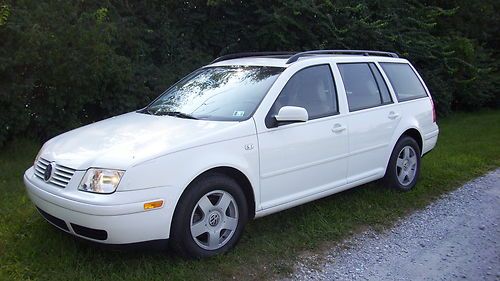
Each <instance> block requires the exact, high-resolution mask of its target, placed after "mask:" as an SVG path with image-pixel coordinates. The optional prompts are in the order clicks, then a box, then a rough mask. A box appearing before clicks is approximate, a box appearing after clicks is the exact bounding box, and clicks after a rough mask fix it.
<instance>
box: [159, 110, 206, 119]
mask: <svg viewBox="0 0 500 281" xmlns="http://www.w3.org/2000/svg"><path fill="white" fill-rule="evenodd" d="M158 115H168V116H175V117H179V118H184V119H194V120H198V118H196V117H194V116H192V115H189V114H186V113H183V112H180V111H165V112H160V113H158Z"/></svg>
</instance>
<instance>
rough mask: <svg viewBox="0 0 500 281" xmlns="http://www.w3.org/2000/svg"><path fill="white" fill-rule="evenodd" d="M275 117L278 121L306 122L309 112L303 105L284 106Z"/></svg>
mask: <svg viewBox="0 0 500 281" xmlns="http://www.w3.org/2000/svg"><path fill="white" fill-rule="evenodd" d="M274 118H275V119H276V121H278V122H306V121H307V120H308V119H309V114H308V113H307V110H306V109H305V108H303V107H298V106H283V107H282V108H280V110H279V112H278V115H276V116H274Z"/></svg>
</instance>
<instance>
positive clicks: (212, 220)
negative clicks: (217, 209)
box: [208, 213, 220, 226]
mask: <svg viewBox="0 0 500 281" xmlns="http://www.w3.org/2000/svg"><path fill="white" fill-rule="evenodd" d="M219 220H220V216H219V214H218V213H211V214H210V216H209V217H208V223H209V224H210V226H216V225H217V224H219Z"/></svg>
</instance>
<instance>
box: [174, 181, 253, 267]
mask: <svg viewBox="0 0 500 281" xmlns="http://www.w3.org/2000/svg"><path fill="white" fill-rule="evenodd" d="M247 219H248V207H247V201H246V199H245V195H244V193H243V191H242V190H241V188H240V187H239V185H238V184H237V182H236V181H234V180H233V179H231V178H229V177H226V176H224V175H220V174H211V175H207V176H204V177H202V178H200V179H198V180H196V181H195V182H194V183H192V184H191V185H190V186H189V187H188V189H187V190H186V193H185V194H184V195H183V196H182V198H181V199H180V201H179V203H178V206H177V209H176V212H175V214H174V220H173V222H172V237H171V245H172V247H173V248H174V249H175V250H176V251H177V252H178V253H180V254H181V255H183V256H185V257H193V258H203V257H209V256H213V255H217V254H220V253H224V252H226V251H228V250H229V249H231V248H232V247H234V245H235V244H236V243H237V242H238V240H239V238H240V236H241V233H242V232H243V228H244V225H245V224H246V222H247Z"/></svg>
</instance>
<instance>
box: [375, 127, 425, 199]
mask: <svg viewBox="0 0 500 281" xmlns="http://www.w3.org/2000/svg"><path fill="white" fill-rule="evenodd" d="M405 147H411V148H412V149H413V152H414V154H415V157H416V167H415V169H414V176H413V178H412V179H411V180H410V179H409V177H406V178H405V179H406V180H407V182H404V183H401V180H400V179H399V178H398V173H399V174H400V175H401V173H400V171H401V169H402V168H400V167H398V165H397V164H398V158H400V160H404V159H401V153H402V150H403V148H405ZM409 151H410V155H411V154H412V152H411V150H409ZM403 154H404V153H403ZM420 158H421V157H420V147H419V146H418V143H417V141H415V139H413V138H412V137H409V136H402V137H401V138H400V139H399V140H398V142H397V143H396V145H395V146H394V149H393V151H392V154H391V158H390V160H389V164H388V165H387V169H386V172H385V176H384V178H383V183H384V184H385V185H386V186H388V187H390V188H394V189H397V190H401V191H409V190H411V189H412V188H413V187H414V186H415V184H416V183H417V180H418V177H419V176H420ZM407 162H409V161H407ZM403 163H405V162H403ZM403 166H404V165H403ZM409 166H411V164H410V165H409ZM405 167H407V166H405ZM409 170H411V167H409ZM402 177H403V175H402Z"/></svg>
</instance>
